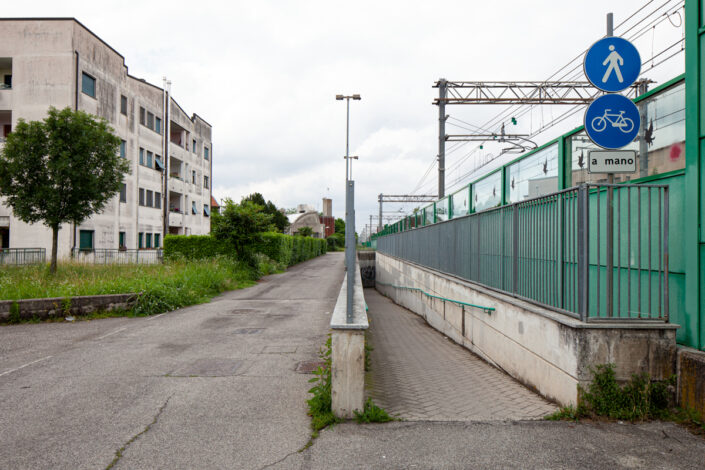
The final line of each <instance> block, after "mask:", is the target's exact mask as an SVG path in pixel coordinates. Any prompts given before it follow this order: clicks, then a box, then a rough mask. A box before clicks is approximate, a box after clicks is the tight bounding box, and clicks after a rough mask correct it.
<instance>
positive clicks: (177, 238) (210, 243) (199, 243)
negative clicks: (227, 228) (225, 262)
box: [164, 235, 235, 260]
mask: <svg viewBox="0 0 705 470" xmlns="http://www.w3.org/2000/svg"><path fill="white" fill-rule="evenodd" d="M234 254H235V250H234V248H233V247H232V246H231V245H230V244H229V243H228V242H227V241H223V240H218V239H216V238H214V237H212V236H211V235H167V236H166V237H164V258H165V259H167V260H169V259H175V258H184V259H189V260H196V259H206V258H214V257H216V256H234Z"/></svg>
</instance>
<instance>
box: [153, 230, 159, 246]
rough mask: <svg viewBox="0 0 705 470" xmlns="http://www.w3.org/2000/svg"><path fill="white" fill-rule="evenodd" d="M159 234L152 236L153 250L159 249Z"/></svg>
mask: <svg viewBox="0 0 705 470" xmlns="http://www.w3.org/2000/svg"><path fill="white" fill-rule="evenodd" d="M159 241H160V240H159V234H158V233H155V234H154V248H159Z"/></svg>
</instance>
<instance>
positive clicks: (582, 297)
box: [577, 185, 589, 321]
mask: <svg viewBox="0 0 705 470" xmlns="http://www.w3.org/2000/svg"><path fill="white" fill-rule="evenodd" d="M588 208H589V206H588V187H587V186H586V185H582V186H580V189H579V190H578V210H577V225H578V227H577V228H578V230H577V232H578V247H577V248H578V253H577V254H578V313H579V315H580V319H581V320H582V321H587V318H588V305H589V303H588V295H589V292H588V288H589V284H588V283H589V271H588V226H587V225H588Z"/></svg>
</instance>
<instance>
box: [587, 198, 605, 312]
mask: <svg viewBox="0 0 705 470" xmlns="http://www.w3.org/2000/svg"><path fill="white" fill-rule="evenodd" d="M596 189H597V234H596V235H597V236H596V237H595V241H596V242H597V263H595V266H597V297H596V298H595V303H596V304H597V316H598V317H599V316H600V301H601V299H600V271H602V260H601V259H600V238H601V235H602V234H601V233H600V192H602V191H601V188H600V187H599V186H598V187H597V188H596ZM587 197H590V186H588V196H587ZM588 217H589V215H588ZM588 237H589V235H588ZM588 243H590V239H589V238H588ZM587 262H588V269H590V260H589V259H588V261H587ZM588 295H590V294H589V293H588Z"/></svg>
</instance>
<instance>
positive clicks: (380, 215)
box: [377, 193, 384, 233]
mask: <svg viewBox="0 0 705 470" xmlns="http://www.w3.org/2000/svg"><path fill="white" fill-rule="evenodd" d="M382 196H383V194H382V193H379V199H378V201H379V220H378V222H377V233H379V232H381V231H382V229H383V228H384V227H383V226H382Z"/></svg>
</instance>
